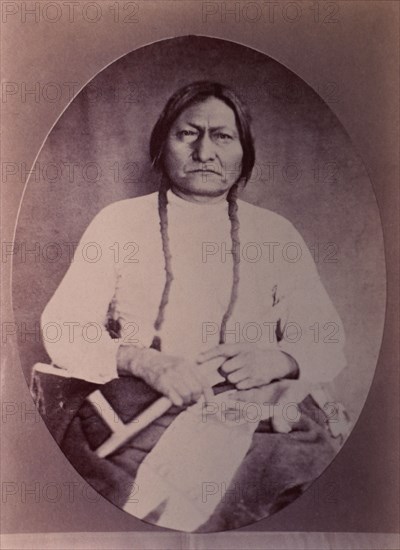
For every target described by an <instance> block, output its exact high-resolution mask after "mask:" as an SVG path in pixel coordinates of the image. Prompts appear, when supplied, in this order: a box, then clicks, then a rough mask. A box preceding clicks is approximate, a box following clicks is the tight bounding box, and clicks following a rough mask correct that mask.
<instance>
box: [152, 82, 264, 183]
mask: <svg viewBox="0 0 400 550" xmlns="http://www.w3.org/2000/svg"><path fill="white" fill-rule="evenodd" d="M210 97H215V98H217V99H220V100H221V101H223V102H224V103H226V105H228V107H230V108H231V109H232V110H233V112H234V113H235V118H236V125H237V127H238V131H239V139H240V143H241V145H242V149H243V158H242V170H241V173H240V177H239V180H242V181H243V182H244V183H247V181H248V179H249V178H250V175H251V171H252V170H253V166H254V161H255V150H254V140H253V136H252V134H251V128H250V125H251V117H250V114H249V113H248V111H247V109H246V107H245V106H244V105H243V103H242V102H241V100H240V99H239V98H238V96H237V95H236V94H235V92H233V90H231V89H230V88H228V87H227V86H224V85H223V84H219V83H218V82H210V81H207V80H205V81H199V82H192V83H191V84H188V85H187V86H184V87H183V88H180V89H179V90H178V91H177V92H175V93H174V94H173V95H172V96H171V97H170V99H169V100H168V102H167V104H166V106H165V107H164V110H163V112H162V113H161V115H160V117H159V119H158V120H157V122H156V124H155V126H154V128H153V131H152V133H151V138H150V158H151V161H152V164H153V166H154V167H155V168H157V169H159V170H163V155H164V146H165V142H166V139H167V137H168V133H169V131H170V129H171V126H172V124H173V123H174V122H175V120H176V119H177V118H178V117H179V115H180V114H181V113H182V112H183V111H184V110H185V109H187V108H188V107H190V106H191V105H194V104H195V103H201V102H202V101H205V100H206V99H208V98H210Z"/></svg>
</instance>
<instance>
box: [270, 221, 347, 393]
mask: <svg viewBox="0 0 400 550" xmlns="http://www.w3.org/2000/svg"><path fill="white" fill-rule="evenodd" d="M275 299H276V300H277V302H278V303H277V306H278V308H279V311H280V316H279V320H278V323H277V330H276V332H277V336H278V339H279V344H278V346H279V348H280V349H281V350H282V351H284V352H286V353H288V354H289V355H291V356H292V357H293V358H294V359H295V360H296V362H297V364H298V366H299V371H300V374H299V377H300V379H307V380H309V382H310V383H311V384H318V383H320V382H329V381H331V380H333V379H334V378H335V377H336V376H337V375H338V373H339V372H340V371H341V370H342V369H343V368H344V367H345V365H346V359H345V356H344V351H343V350H344V343H345V334H344V327H343V324H342V321H341V319H340V317H339V315H338V313H337V311H336V309H335V307H334V305H333V303H332V301H331V299H330V297H329V296H328V293H327V291H326V290H325V288H324V286H323V284H322V282H321V279H320V276H319V273H318V270H317V267H316V265H315V262H314V260H313V258H312V256H311V253H310V251H309V249H308V247H307V245H306V244H305V242H304V240H303V239H302V237H301V236H300V235H299V233H298V232H297V231H296V230H295V229H294V228H293V227H292V235H291V238H290V241H289V242H288V243H287V244H286V254H285V255H284V256H283V264H282V267H281V277H280V282H278V284H277V293H276V297H275Z"/></svg>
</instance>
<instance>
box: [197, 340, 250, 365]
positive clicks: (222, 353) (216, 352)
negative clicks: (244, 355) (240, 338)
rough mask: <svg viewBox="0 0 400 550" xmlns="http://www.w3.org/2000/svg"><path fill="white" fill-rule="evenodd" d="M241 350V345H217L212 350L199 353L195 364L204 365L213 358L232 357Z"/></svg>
mask: <svg viewBox="0 0 400 550" xmlns="http://www.w3.org/2000/svg"><path fill="white" fill-rule="evenodd" d="M242 350H243V344H219V345H218V346H215V347H214V348H211V349H209V350H206V351H202V352H201V353H199V355H198V356H197V363H205V362H206V361H209V360H210V359H214V358H215V357H234V356H235V355H237V354H238V353H240V351H242Z"/></svg>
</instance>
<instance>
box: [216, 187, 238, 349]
mask: <svg viewBox="0 0 400 550" xmlns="http://www.w3.org/2000/svg"><path fill="white" fill-rule="evenodd" d="M237 197H238V184H237V183H236V184H235V185H233V186H232V187H231V189H230V191H229V194H228V203H229V206H228V213H229V219H230V222H231V240H232V257H233V281H232V289H231V296H230V300H229V304H228V307H227V310H226V311H225V313H224V315H223V317H222V321H221V328H220V331H219V343H220V344H224V343H225V338H226V335H225V331H226V325H227V322H228V320H229V318H230V316H231V315H232V312H233V308H234V307H235V304H236V301H237V297H238V289H239V279H240V276H239V264H240V239H239V227H240V223H239V218H238V215H237V211H238V204H237Z"/></svg>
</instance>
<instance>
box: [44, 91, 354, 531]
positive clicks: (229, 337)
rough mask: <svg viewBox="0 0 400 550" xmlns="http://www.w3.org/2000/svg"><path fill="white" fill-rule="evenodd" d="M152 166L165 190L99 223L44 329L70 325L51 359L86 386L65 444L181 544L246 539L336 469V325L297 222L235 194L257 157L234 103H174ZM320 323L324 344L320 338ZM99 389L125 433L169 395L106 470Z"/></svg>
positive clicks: (197, 98) (199, 94)
mask: <svg viewBox="0 0 400 550" xmlns="http://www.w3.org/2000/svg"><path fill="white" fill-rule="evenodd" d="M150 156H151V160H152V162H153V166H154V169H155V170H157V171H158V172H159V174H160V190H159V192H158V193H153V194H150V195H146V196H143V197H139V198H134V199H128V200H124V201H119V202H117V203H114V204H111V205H109V206H108V207H106V208H104V209H103V210H102V211H101V212H100V213H99V214H98V215H97V216H96V217H95V219H94V220H93V221H92V223H91V224H90V225H89V227H88V229H87V230H86V232H85V234H84V235H83V237H82V239H81V242H80V244H79V246H78V248H77V250H76V253H75V256H74V260H73V262H72V263H71V266H70V268H69V270H68V272H67V274H66V275H65V277H64V279H63V281H62V282H61V284H60V286H59V288H58V289H57V291H56V293H55V294H54V296H53V297H52V299H51V300H50V302H49V304H48V305H47V307H46V309H45V311H44V313H43V316H42V326H43V327H45V326H46V325H47V324H48V323H58V324H59V326H61V327H63V330H62V334H61V335H60V337H59V338H58V339H57V340H56V341H47V342H45V344H46V348H47V351H48V353H49V355H50V356H51V358H52V360H53V363H54V364H55V365H57V366H58V367H59V368H61V369H65V370H66V371H67V372H68V374H69V376H71V377H72V378H74V379H80V380H84V381H86V382H87V383H88V386H87V388H88V389H87V391H86V390H85V391H83V392H82V399H81V400H79V399H78V401H76V403H78V404H79V406H76V407H75V408H74V410H73V413H72V414H70V415H69V416H68V421H67V422H65V421H64V424H63V426H64V427H63V429H62V430H61V431H62V434H61V435H60V437H59V438H58V439H59V441H60V443H61V446H62V448H63V450H64V451H65V453H66V454H67V456H68V457H69V458H70V460H71V461H72V462H73V464H74V465H75V466H76V467H77V469H78V470H79V471H80V472H81V473H82V475H84V476H85V477H86V478H87V479H88V480H89V481H90V482H91V483H92V484H93V486H94V487H95V488H97V489H98V490H99V491H100V492H101V493H102V494H104V495H105V496H107V497H108V498H110V499H111V500H112V501H113V502H116V503H117V504H119V505H121V506H123V507H124V509H125V510H127V511H129V512H130V513H132V514H134V515H136V516H137V517H140V518H143V519H145V520H147V521H150V522H153V523H156V524H157V525H162V526H165V527H171V528H176V529H182V530H185V531H216V530H223V529H231V528H234V527H240V526H243V525H246V524H248V523H250V522H252V521H256V520H258V519H261V518H262V517H265V516H266V515H269V514H271V513H273V512H274V511H276V510H278V509H279V508H281V507H282V506H284V505H285V504H287V503H288V502H290V501H291V500H292V499H293V498H295V497H296V496H297V495H298V494H300V493H301V492H302V491H303V490H304V488H305V487H306V486H308V485H309V484H310V483H311V482H312V481H313V480H314V479H315V478H316V477H317V476H318V475H320V474H321V473H322V471H323V470H324V469H325V468H326V466H327V465H328V464H329V462H330V461H331V460H332V458H333V456H334V454H335V452H336V451H335V447H336V446H335V441H334V438H333V437H332V434H331V432H330V430H329V426H328V425H327V423H326V420H327V415H325V414H324V413H323V412H322V411H321V409H320V408H319V407H318V401H319V399H318V397H316V396H318V395H319V394H318V388H319V384H320V383H321V382H326V381H330V380H333V378H334V377H335V376H336V375H337V374H338V372H339V371H340V370H341V369H342V368H343V367H344V365H345V358H344V355H343V344H344V331H343V326H342V323H341V321H340V319H339V317H338V315H337V313H336V311H335V308H334V306H333V304H332V302H331V301H330V299H329V297H328V295H327V293H326V291H325V289H324V287H323V285H322V283H321V281H320V278H319V275H318V272H317V269H316V266H315V264H314V262H313V260H312V257H311V254H310V252H309V251H308V249H307V247H306V245H305V243H304V241H303V239H302V237H301V236H300V235H299V233H298V232H297V231H296V229H295V228H294V227H293V225H292V224H291V223H290V222H289V221H287V220H286V219H284V218H283V217H282V216H279V215H278V214H275V213H273V212H271V211H269V210H265V209H262V208H259V207H257V206H253V205H250V204H248V203H246V202H244V201H241V200H240V199H238V195H239V193H240V191H241V190H242V189H243V187H244V186H245V185H246V183H247V181H248V180H249V178H250V175H251V172H252V169H253V166H254V162H255V150H254V142H253V137H252V133H251V127H250V117H249V114H248V113H247V111H246V109H245V107H244V106H243V104H242V103H241V101H240V100H239V99H238V97H237V96H236V95H235V93H234V92H233V91H232V90H230V89H229V88H227V87H226V86H223V85H221V84H218V83H213V82H195V83H192V84H190V85H188V86H186V87H184V88H182V89H180V90H178V91H177V92H176V93H175V94H174V95H173V96H172V97H171V98H170V99H169V101H168V103H167V105H166V107H165V109H164V111H163V112H162V114H161V116H160V118H159V119H158V121H157V123H156V125H155V127H154V129H153V132H152V136H151V140H150ZM283 246H285V247H286V248H285V250H286V252H287V254H282V253H281V252H282V247H283ZM90 247H95V248H96V250H97V254H96V259H95V261H94V260H93V256H91V255H90V252H89V248H90ZM289 247H291V251H290V252H289ZM260 250H262V251H263V254H262V255H261V256H260V255H259V251H260ZM327 323H328V324H329V328H332V333H331V336H330V338H331V339H330V343H329V345H327V343H326V338H325V339H324V340H323V339H320V338H315V330H313V327H314V328H315V327H320V329H321V330H322V327H325V326H326V324H327ZM94 384H96V386H94ZM98 385H100V386H98ZM98 387H101V388H102V391H103V393H104V395H105V396H106V398H107V400H108V402H109V403H111V404H112V405H113V408H114V409H115V410H117V411H118V414H119V417H120V418H123V419H124V421H125V422H126V421H127V420H129V419H132V418H133V417H134V416H135V414H137V413H138V412H140V411H141V410H143V409H144V408H145V407H146V406H147V405H149V404H151V403H153V402H154V401H155V400H156V399H157V398H159V397H160V396H165V397H167V398H168V399H169V404H170V405H171V408H170V409H169V410H168V411H167V412H165V413H164V414H163V415H162V416H160V418H158V419H157V420H156V421H154V422H153V423H152V424H151V425H150V426H148V427H147V428H146V429H144V430H143V431H142V432H141V433H140V434H139V435H138V436H137V437H136V438H135V439H132V440H130V441H127V442H125V444H124V445H122V446H120V447H119V448H118V449H116V450H115V451H114V452H113V453H111V454H109V455H108V456H106V457H104V458H100V457H99V456H98V455H96V452H95V451H96V448H98V447H99V445H100V444H101V443H103V442H104V441H105V440H106V439H107V437H109V435H110V433H109V430H108V431H107V428H106V427H105V426H104V424H102V423H101V421H99V417H98V415H96V411H95V408H93V407H91V406H90V403H88V402H87V401H84V400H83V398H84V397H85V396H86V395H87V394H88V393H90V391H91V390H92V389H93V388H98ZM212 387H214V390H212V389H211V388H212ZM78 393H79V392H78ZM60 395H61V394H60ZM311 396H313V397H314V399H313V398H312V397H311ZM70 397H71V396H70ZM45 398H46V396H45ZM60 399H61V398H60ZM63 403H64V401H63ZM76 403H75V405H76ZM322 404H323V403H322ZM297 405H298V406H297ZM320 405H321V403H320ZM290 406H291V407H292V410H291V412H289V407H290ZM293 406H294V408H295V410H294V411H293ZM251 407H253V409H252V412H250V411H251ZM61 408H63V407H61ZM67 408H68V406H67ZM59 434H60V430H59ZM122 485H123V486H124V489H123V490H122V489H121V487H122ZM128 489H129V490H128ZM113 491H114V493H115V491H116V492H117V493H118V496H115V494H114V495H113V494H112V493H113ZM136 493H137V494H136ZM132 495H136V496H135V498H131V497H132Z"/></svg>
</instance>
